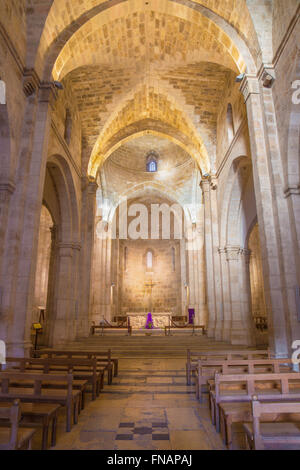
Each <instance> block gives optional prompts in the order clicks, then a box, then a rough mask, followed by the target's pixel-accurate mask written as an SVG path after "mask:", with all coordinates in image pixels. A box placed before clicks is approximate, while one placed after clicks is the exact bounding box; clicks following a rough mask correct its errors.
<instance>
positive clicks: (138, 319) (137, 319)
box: [126, 312, 172, 330]
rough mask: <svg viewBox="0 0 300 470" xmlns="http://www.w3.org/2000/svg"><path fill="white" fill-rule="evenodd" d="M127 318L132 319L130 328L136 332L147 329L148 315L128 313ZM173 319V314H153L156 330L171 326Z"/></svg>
mask: <svg viewBox="0 0 300 470" xmlns="http://www.w3.org/2000/svg"><path fill="white" fill-rule="evenodd" d="M126 315H127V317H129V318H130V326H131V327H132V328H133V329H134V330H136V329H140V328H145V325H146V321H147V315H148V313H144V312H142V313H127V314H126ZM171 318H172V313H170V312H162V313H152V319H153V323H154V327H155V328H162V329H164V328H165V326H169V324H170V322H171Z"/></svg>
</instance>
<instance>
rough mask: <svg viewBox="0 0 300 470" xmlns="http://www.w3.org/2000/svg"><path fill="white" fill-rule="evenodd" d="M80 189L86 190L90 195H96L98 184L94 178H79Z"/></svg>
mask: <svg viewBox="0 0 300 470" xmlns="http://www.w3.org/2000/svg"><path fill="white" fill-rule="evenodd" d="M81 187H82V191H84V190H85V189H88V192H89V193H90V194H96V192H97V189H98V188H99V186H98V183H97V181H96V179H95V178H93V177H92V176H83V177H82V178H81Z"/></svg>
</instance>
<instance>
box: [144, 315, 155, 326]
mask: <svg viewBox="0 0 300 470" xmlns="http://www.w3.org/2000/svg"><path fill="white" fill-rule="evenodd" d="M145 328H146V330H153V329H154V324H153V320H152V314H151V313H148V315H147V321H146V326H145Z"/></svg>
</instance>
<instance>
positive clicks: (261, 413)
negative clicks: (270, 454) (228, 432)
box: [243, 397, 300, 450]
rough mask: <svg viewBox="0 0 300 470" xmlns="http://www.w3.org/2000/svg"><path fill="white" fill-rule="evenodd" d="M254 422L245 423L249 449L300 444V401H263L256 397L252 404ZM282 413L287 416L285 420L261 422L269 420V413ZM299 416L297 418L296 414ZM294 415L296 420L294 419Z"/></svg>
mask: <svg viewBox="0 0 300 470" xmlns="http://www.w3.org/2000/svg"><path fill="white" fill-rule="evenodd" d="M251 407H252V417H253V422H252V423H245V424H244V425H243V427H244V432H245V435H246V445H247V448H248V449H254V450H265V449H267V448H270V447H271V446H274V447H276V449H277V448H278V446H284V447H285V449H286V448H287V446H290V445H297V450H298V449H299V446H300V419H299V414H300V402H299V400H298V402H297V403H290V402H280V403H278V402H276V403H266V402H263V403H261V402H260V401H259V399H258V398H257V397H254V399H253V401H252V404H251ZM274 414H276V415H278V414H281V415H283V416H285V422H276V423H274V422H273V421H272V422H271V423H269V422H261V421H268V415H269V416H273V415H274ZM296 414H297V415H298V418H295V415H296ZM292 417H294V419H295V420H293V419H292Z"/></svg>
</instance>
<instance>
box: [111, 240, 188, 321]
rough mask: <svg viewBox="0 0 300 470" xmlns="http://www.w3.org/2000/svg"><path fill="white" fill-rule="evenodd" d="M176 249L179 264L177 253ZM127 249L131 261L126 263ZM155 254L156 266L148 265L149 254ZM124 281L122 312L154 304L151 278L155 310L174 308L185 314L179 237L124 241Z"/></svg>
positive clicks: (121, 266)
mask: <svg viewBox="0 0 300 470" xmlns="http://www.w3.org/2000/svg"><path fill="white" fill-rule="evenodd" d="M173 249H175V265H174V264H173V253H172V250H173ZM125 250H126V251H127V255H126V257H127V261H126V266H125V259H124V258H125ZM149 250H150V251H151V253H152V255H153V269H147V260H146V255H147V252H148V251H149ZM120 271H121V285H120V286H119V296H120V304H121V305H122V313H126V312H145V311H148V310H149V308H150V299H149V297H150V295H149V288H146V287H145V284H148V283H149V282H150V283H151V281H152V282H153V283H154V287H153V291H152V312H168V311H172V313H173V314H175V315H181V313H182V312H181V264H180V244H179V241H171V240H157V241H155V240H149V241H148V240H139V241H130V240H128V241H121V242H120Z"/></svg>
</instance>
